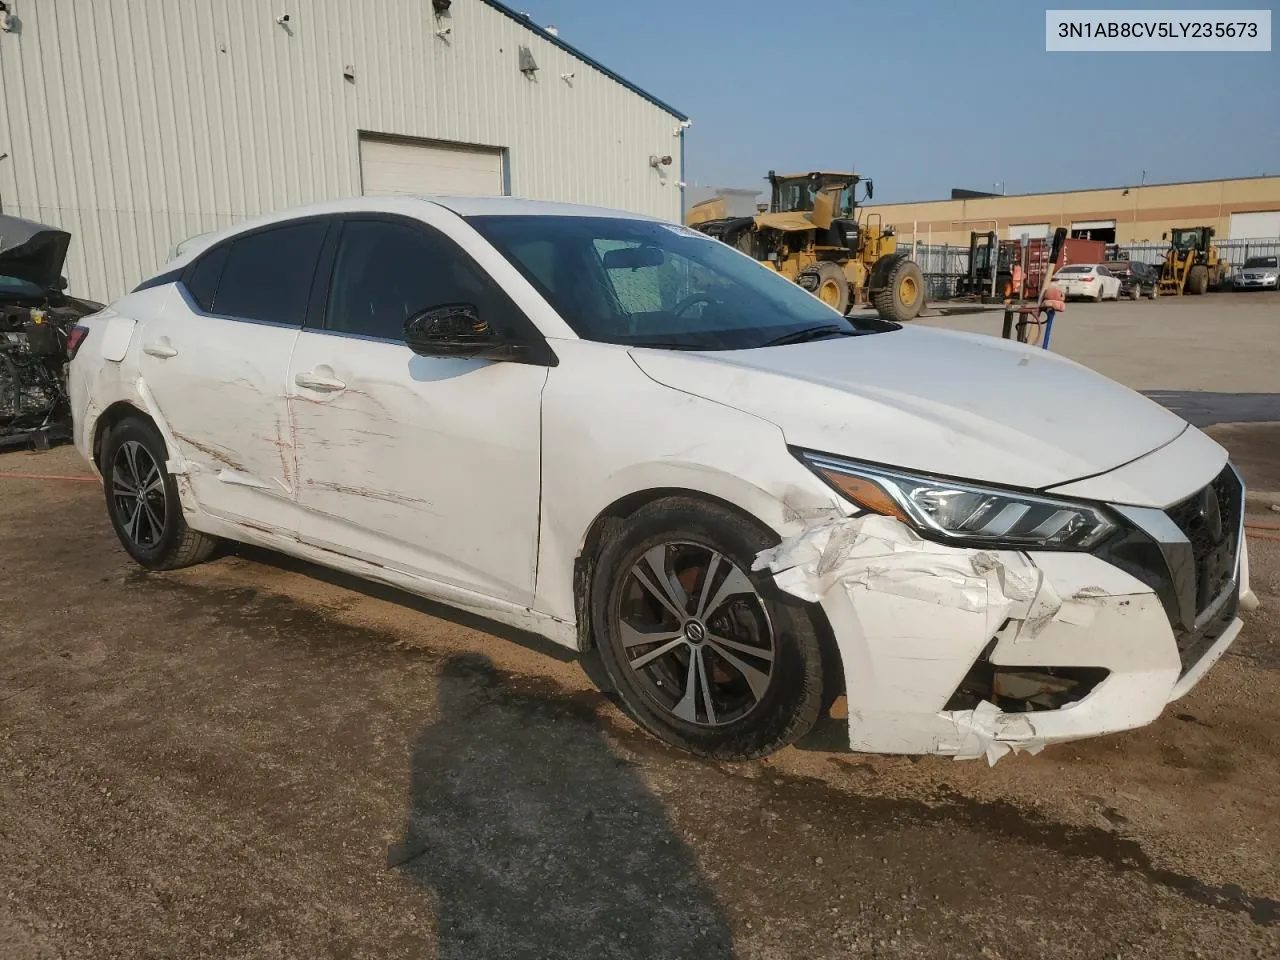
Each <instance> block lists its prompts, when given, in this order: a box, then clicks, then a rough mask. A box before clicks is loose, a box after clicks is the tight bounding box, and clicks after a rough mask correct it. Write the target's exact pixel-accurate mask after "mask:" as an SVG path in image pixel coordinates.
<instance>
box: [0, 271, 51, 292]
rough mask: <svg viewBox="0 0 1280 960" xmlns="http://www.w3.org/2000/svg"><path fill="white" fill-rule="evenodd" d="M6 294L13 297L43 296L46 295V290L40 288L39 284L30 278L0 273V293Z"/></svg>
mask: <svg viewBox="0 0 1280 960" xmlns="http://www.w3.org/2000/svg"><path fill="white" fill-rule="evenodd" d="M5 294H7V295H9V296H11V297H13V296H17V297H42V296H44V291H43V290H42V289H40V286H39V285H38V284H34V283H32V282H31V281H30V280H21V279H19V278H18V277H6V276H4V275H0V295H5Z"/></svg>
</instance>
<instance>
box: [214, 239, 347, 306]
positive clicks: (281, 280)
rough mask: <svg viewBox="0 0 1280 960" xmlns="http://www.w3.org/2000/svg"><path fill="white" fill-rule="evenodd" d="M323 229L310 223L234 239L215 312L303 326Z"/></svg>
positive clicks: (223, 271) (215, 302) (215, 303)
mask: <svg viewBox="0 0 1280 960" xmlns="http://www.w3.org/2000/svg"><path fill="white" fill-rule="evenodd" d="M327 229H328V224H327V223H326V222H325V221H323V220H310V221H306V222H304V223H291V224H288V225H285V226H280V227H272V228H271V229H269V230H263V231H261V232H259V233H252V234H250V235H249V236H247V237H241V238H240V239H238V240H234V241H232V243H231V250H230V252H229V253H228V254H227V258H226V259H227V262H226V265H225V266H224V267H223V270H222V279H221V281H220V282H219V283H218V288H217V294H216V295H215V296H214V298H213V312H214V313H220V314H224V315H226V316H231V317H244V318H246V319H249V320H265V321H269V322H271V323H287V324H294V325H297V326H302V321H303V319H304V318H305V316H306V313H307V298H308V296H309V294H310V292H311V280H312V278H313V277H314V276H315V272H316V260H317V259H318V258H319V256H320V247H321V246H322V245H323V243H324V235H325V231H326V230H327Z"/></svg>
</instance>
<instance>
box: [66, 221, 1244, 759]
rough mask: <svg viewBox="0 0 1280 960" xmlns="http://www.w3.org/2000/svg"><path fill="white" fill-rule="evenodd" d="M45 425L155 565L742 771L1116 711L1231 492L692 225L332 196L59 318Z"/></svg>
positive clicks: (1194, 664)
mask: <svg viewBox="0 0 1280 960" xmlns="http://www.w3.org/2000/svg"><path fill="white" fill-rule="evenodd" d="M83 326H84V328H86V331H87V332H86V334H85V335H84V336H83V338H80V337H78V338H77V342H78V350H77V352H76V355H75V357H74V360H73V363H72V370H71V394H72V400H73V410H74V415H75V432H76V442H77V444H78V446H79V449H80V450H81V452H82V453H83V454H84V456H85V457H87V458H89V460H90V461H91V462H92V463H93V464H94V465H95V467H96V468H97V469H98V470H99V471H100V472H101V475H102V478H103V486H104V488H105V492H106V503H107V510H108V513H109V514H110V518H111V522H112V523H113V524H114V526H115V529H116V531H117V533H118V534H119V536H120V540H121V542H122V543H123V544H124V547H125V549H126V550H128V551H129V553H130V554H132V556H133V557H134V558H135V559H136V560H137V561H138V562H139V563H141V564H143V565H145V566H148V567H152V568H159V569H167V568H173V567H177V566H182V565H184V564H189V563H194V562H197V561H199V560H201V559H203V558H205V557H207V556H208V555H209V554H210V552H211V550H212V549H213V547H214V544H215V542H216V540H217V539H218V538H229V539H232V540H238V541H248V542H252V543H255V544H259V545H262V546H265V547H269V548H273V549H276V550H280V551H283V552H286V553H289V554H293V555H296V556H299V557H303V558H306V559H309V560H313V561H315V562H317V563H320V564H324V565H327V566H332V567H337V568H340V569H342V570H346V571H348V572H351V573H355V574H358V575H360V576H362V577H367V578H369V579H372V580H378V581H382V582H385V583H390V584H394V585H396V586H398V587H402V588H404V589H407V590H410V591H413V592H415V593H418V594H422V595H425V596H429V597H433V598H436V599H439V600H442V601H444V602H446V603H449V604H452V605H454V606H457V607H460V608H464V609H466V610H469V611H473V612H477V613H480V614H483V615H484V616H486V617H489V618H491V619H493V620H495V621H501V622H503V623H506V624H511V625H515V626H518V627H522V628H526V629H528V630H531V631H534V632H536V633H539V634H542V635H544V636H546V637H549V638H550V639H552V640H554V641H556V642H558V643H561V644H564V645H566V646H568V647H572V648H577V649H586V648H587V647H590V646H592V645H594V646H596V647H598V648H599V651H600V655H601V657H602V659H603V662H604V664H605V666H606V667H607V669H608V672H609V674H610V676H611V678H612V680H613V681H614V683H615V684H616V687H617V691H618V694H619V696H620V697H621V699H622V700H623V702H624V703H625V705H626V706H627V707H628V709H629V710H630V711H631V712H632V714H633V715H634V716H635V717H636V718H637V719H638V720H639V721H640V722H641V723H642V724H644V725H645V726H646V727H647V728H648V729H650V730H651V731H653V732H654V733H655V734H657V735H658V736H660V737H662V738H664V739H666V740H668V741H670V742H672V743H675V744H678V745H680V746H682V747H685V748H687V749H689V750H692V751H695V752H697V753H701V754H705V755H711V756H716V757H725V758H745V757H753V756H760V755H763V754H766V753H769V752H770V751H773V750H776V749H778V748H779V747H781V746H783V745H784V744H787V743H790V742H792V741H794V740H795V739H797V738H798V737H800V736H801V735H802V734H804V733H805V732H806V731H807V730H809V729H810V727H811V726H812V725H813V724H814V723H815V721H816V720H817V718H818V717H819V715H820V713H821V712H822V711H823V710H824V709H827V708H828V707H829V706H830V705H831V703H832V702H833V701H834V700H835V699H836V698H837V697H838V696H839V695H841V694H843V695H845V696H846V697H847V705H848V726H849V739H850V743H851V745H852V747H853V748H854V749H856V750H865V751H880V752H893V753H941V754H950V755H954V756H958V757H977V756H987V757H989V758H991V759H993V760H994V759H995V758H996V757H998V756H1000V755H1001V754H1002V753H1005V752H1007V751H1009V750H1020V749H1028V750H1036V749H1039V748H1040V747H1041V746H1043V745H1044V744H1046V743H1050V742H1055V741H1065V740H1072V739H1076V738H1079V737H1085V736H1090V735H1094V734H1101V733H1107V732H1111V731H1116V730H1122V729H1126V728H1130V727H1136V726H1140V725H1142V724H1145V723H1148V722H1150V721H1151V720H1153V719H1154V718H1155V717H1156V716H1158V715H1159V713H1160V712H1161V710H1162V709H1163V708H1164V706H1165V705H1166V704H1167V703H1168V702H1169V701H1171V700H1173V699H1175V698H1177V697H1180V696H1182V695H1183V694H1184V693H1186V691H1187V690H1189V689H1190V688H1191V687H1192V685H1194V684H1195V683H1196V681H1197V680H1199V679H1200V677H1201V676H1203V675H1204V673H1205V671H1206V670H1208V669H1209V668H1210V666H1211V665H1212V664H1213V663H1214V662H1215V661H1216V660H1217V659H1218V658H1219V657H1220V656H1221V655H1222V653H1223V651H1224V650H1225V649H1226V648H1227V647H1228V646H1229V645H1230V644H1231V643H1232V641H1233V640H1234V639H1235V638H1236V636H1237V634H1238V633H1239V631H1240V626H1241V621H1240V620H1239V619H1238V618H1237V609H1238V608H1239V607H1240V606H1241V605H1242V604H1246V603H1247V602H1248V601H1249V599H1250V595H1249V592H1248V566H1247V559H1246V555H1245V544H1244V539H1243V537H1242V518H1243V504H1244V491H1243V488H1242V484H1241V481H1240V478H1239V476H1238V475H1237V473H1236V471H1235V470H1234V469H1233V468H1232V466H1231V465H1230V464H1229V463H1228V462H1227V456H1226V453H1225V452H1224V451H1223V449H1222V448H1221V447H1219V446H1218V445H1217V444H1216V443H1214V442H1213V441H1212V440H1210V439H1208V438H1207V437H1206V436H1205V435H1204V434H1202V433H1201V432H1200V431H1198V430H1196V429H1195V428H1194V427H1190V426H1188V425H1187V424H1186V423H1185V422H1184V421H1182V420H1181V419H1179V418H1178V417H1176V416H1175V415H1173V414H1172V413H1169V412H1168V411H1167V410H1165V409H1163V408H1162V407H1159V406H1157V405H1156V404H1154V403H1152V402H1150V401H1148V400H1146V399H1144V398H1143V397H1141V396H1138V395H1137V394H1135V393H1132V392H1130V391H1129V390H1127V389H1125V388H1124V387H1121V386H1119V385H1117V384H1115V383H1113V382H1111V381H1109V380H1106V379H1105V378H1103V377H1100V376H1098V375H1097V374H1095V373H1092V372H1091V371H1089V370H1087V369H1085V368H1083V367H1081V366H1079V365H1077V364H1075V363H1072V362H1070V361H1067V360H1064V359H1062V358H1060V357H1056V356H1054V355H1053V354H1051V353H1048V352H1046V351H1043V350H1035V349H1030V348H1027V347H1025V346H1022V345H1019V344H1016V343H1010V342H1005V341H1001V340H998V339H994V338H990V337H982V336H967V335H962V334H956V333H947V332H941V331H936V330H927V329H909V328H908V329H903V328H899V327H898V326H896V325H893V324H888V323H883V322H880V321H878V320H860V319H856V318H851V319H846V318H844V317H841V316H840V315H838V314H837V313H835V312H833V311H831V310H830V309H829V308H827V307H826V306H825V305H823V304H822V303H821V302H820V301H819V300H817V299H816V298H814V297H813V296H811V295H809V294H808V293H806V292H805V291H803V290H802V289H801V288H799V287H797V286H795V285H794V284H792V283H791V282H790V281H788V280H786V279H784V278H783V277H780V276H779V275H777V274H776V273H774V272H772V271H771V270H770V269H768V268H767V267H766V266H762V265H760V264H757V263H755V262H754V261H752V260H751V259H750V258H748V257H746V256H744V255H742V254H740V253H738V252H736V251H735V250H733V249H732V248H730V247H728V246H726V245H724V244H722V243H719V242H717V241H715V240H711V239H708V238H707V237H704V236H702V235H701V234H698V233H696V232H693V231H690V230H686V229H684V228H682V227H678V226H673V225H671V224H667V223H663V222H659V221H655V220H647V219H642V218H638V217H635V216H633V215H629V214H621V213H617V212H613V211H607V210H598V209H594V208H587V207H576V206H568V205H556V204H546V203H536V202H528V201H520V200H512V199H501V198H493V199H462V198H443V199H436V200H424V199H410V198H382V199H375V198H363V199H359V200H351V201H344V202H337V203H330V204H324V205H319V206H314V207H309V208H306V209H303V210H299V211H294V212H291V213H288V214H280V215H275V216H271V217H267V218H264V219H261V220H258V221H255V222H253V223H251V224H247V225H244V226H242V227H240V228H237V229H236V230H233V231H228V232H225V233H221V234H216V235H212V236H208V237H201V238H198V239H197V240H196V241H193V242H192V243H191V244H189V245H188V246H187V247H186V248H185V249H184V250H183V252H182V253H181V254H180V255H179V257H178V259H177V260H175V261H174V262H172V263H170V264H169V265H167V266H166V267H165V268H164V271H163V272H162V273H161V274H160V275H158V276H156V277H154V278H152V279H150V280H148V281H146V282H145V283H143V284H142V285H141V286H140V287H139V288H138V289H137V290H135V291H134V292H133V293H131V294H130V295H128V296H126V297H124V298H123V299H121V300H119V301H117V302H116V303H114V304H113V305H111V306H110V307H109V308H107V309H106V310H104V311H102V312H101V313H99V314H97V315H95V316H93V317H90V318H88V319H86V320H85V321H84V322H83Z"/></svg>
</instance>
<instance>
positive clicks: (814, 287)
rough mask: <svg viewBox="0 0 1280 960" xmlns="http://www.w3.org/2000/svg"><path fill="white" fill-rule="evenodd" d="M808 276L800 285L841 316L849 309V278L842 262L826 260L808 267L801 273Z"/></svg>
mask: <svg viewBox="0 0 1280 960" xmlns="http://www.w3.org/2000/svg"><path fill="white" fill-rule="evenodd" d="M801 276H802V277H806V278H808V279H807V280H806V281H805V282H802V283H801V284H800V285H801V286H803V287H804V288H805V289H806V290H808V291H809V292H810V293H812V294H813V295H814V296H815V297H817V298H818V299H819V300H821V301H822V302H823V303H825V304H826V305H827V306H828V307H830V308H831V309H832V310H835V311H836V312H837V313H839V314H840V315H841V316H844V315H845V314H846V313H848V311H849V278H848V277H846V276H845V275H844V271H843V270H842V269H840V264H838V263H831V262H830V261H824V262H822V263H815V264H814V265H813V266H811V267H806V268H805V269H804V271H803V272H802V273H801Z"/></svg>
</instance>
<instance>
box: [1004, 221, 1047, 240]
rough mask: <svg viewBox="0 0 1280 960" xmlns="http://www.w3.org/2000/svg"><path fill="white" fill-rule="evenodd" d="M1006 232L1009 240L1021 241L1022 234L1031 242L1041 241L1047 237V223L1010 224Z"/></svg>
mask: <svg viewBox="0 0 1280 960" xmlns="http://www.w3.org/2000/svg"><path fill="white" fill-rule="evenodd" d="M1008 230H1009V239H1010V240H1021V239H1022V235H1023V234H1024V233H1025V234H1026V235H1027V237H1028V238H1029V239H1031V240H1043V239H1044V238H1045V237H1047V236H1049V225H1048V224H1047V223H1011V224H1009V227H1008Z"/></svg>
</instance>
